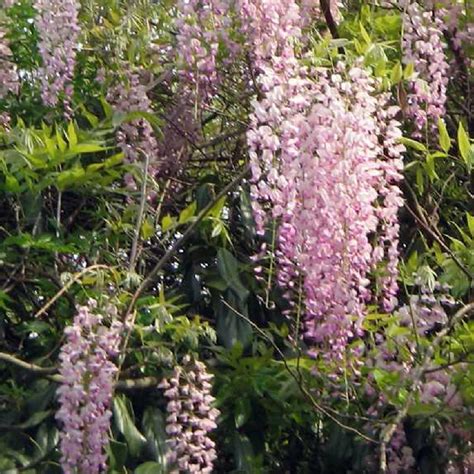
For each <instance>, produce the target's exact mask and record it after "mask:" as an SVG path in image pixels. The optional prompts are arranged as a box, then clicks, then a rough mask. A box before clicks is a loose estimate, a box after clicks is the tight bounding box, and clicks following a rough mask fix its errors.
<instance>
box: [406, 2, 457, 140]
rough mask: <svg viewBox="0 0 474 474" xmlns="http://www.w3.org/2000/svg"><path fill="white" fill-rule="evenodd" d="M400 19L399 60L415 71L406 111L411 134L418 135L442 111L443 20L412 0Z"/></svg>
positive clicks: (445, 75)
mask: <svg viewBox="0 0 474 474" xmlns="http://www.w3.org/2000/svg"><path fill="white" fill-rule="evenodd" d="M403 21H404V36H403V55H404V56H403V61H404V63H405V64H413V66H414V70H415V74H414V77H413V79H411V80H410V87H411V89H410V91H409V93H408V97H407V101H408V106H407V109H406V113H407V115H408V116H409V117H410V118H411V119H412V120H413V125H414V136H416V137H420V136H424V132H425V131H427V130H428V129H427V127H428V128H431V129H435V128H436V127H437V123H438V118H440V117H441V116H442V115H443V114H444V112H445V103H446V88H447V83H448V70H449V65H448V63H447V61H446V54H445V51H444V50H445V48H446V46H445V44H444V40H443V20H442V19H441V18H440V17H439V15H433V13H432V12H430V11H424V10H423V9H422V7H421V6H420V5H419V4H418V3H416V2H413V3H410V4H409V5H408V6H407V9H406V13H405V14H404V16H403Z"/></svg>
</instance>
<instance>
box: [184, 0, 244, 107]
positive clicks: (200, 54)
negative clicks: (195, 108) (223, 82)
mask: <svg viewBox="0 0 474 474" xmlns="http://www.w3.org/2000/svg"><path fill="white" fill-rule="evenodd" d="M230 3H231V2H229V1H228V0H205V1H202V0H178V2H177V10H178V17H177V19H176V23H175V24H176V30H177V31H178V34H177V37H176V39H177V44H176V53H177V59H178V64H179V66H180V72H181V76H182V79H183V80H184V82H186V83H187V84H189V85H191V87H192V89H193V96H194V98H195V99H197V100H200V101H201V100H203V101H207V100H208V99H209V98H210V97H211V96H212V95H213V94H214V93H215V91H216V86H217V84H218V82H219V74H218V70H217V56H218V52H219V48H220V44H222V45H225V46H226V48H227V50H228V51H227V53H228V55H229V56H230V57H233V56H234V55H235V53H236V51H237V49H238V47H237V43H235V42H234V41H232V40H231V39H230V37H229V34H228V33H229V27H230V25H231V21H232V20H231V15H230Z"/></svg>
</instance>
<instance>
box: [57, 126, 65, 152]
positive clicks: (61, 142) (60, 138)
mask: <svg viewBox="0 0 474 474" xmlns="http://www.w3.org/2000/svg"><path fill="white" fill-rule="evenodd" d="M56 141H57V143H58V147H59V149H60V150H61V152H62V153H64V152H65V151H66V148H67V144H66V142H65V141H64V138H63V135H62V133H61V132H60V131H59V130H58V129H56Z"/></svg>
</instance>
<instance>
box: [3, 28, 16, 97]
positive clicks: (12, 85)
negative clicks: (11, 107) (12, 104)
mask: <svg viewBox="0 0 474 474" xmlns="http://www.w3.org/2000/svg"><path fill="white" fill-rule="evenodd" d="M11 55H12V52H11V50H10V47H9V45H8V41H7V39H6V38H5V32H4V31H3V30H0V99H3V98H4V97H5V96H6V95H7V94H8V93H13V94H18V90H19V87H20V83H19V78H18V72H17V68H16V65H15V63H14V62H13V61H12V60H11V59H10V58H11Z"/></svg>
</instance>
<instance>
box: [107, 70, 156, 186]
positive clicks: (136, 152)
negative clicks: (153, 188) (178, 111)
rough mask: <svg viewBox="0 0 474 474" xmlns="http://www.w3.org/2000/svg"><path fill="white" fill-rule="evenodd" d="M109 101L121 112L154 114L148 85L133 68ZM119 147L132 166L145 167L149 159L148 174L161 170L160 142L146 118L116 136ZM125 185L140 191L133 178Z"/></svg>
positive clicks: (129, 123) (114, 88)
mask: <svg viewBox="0 0 474 474" xmlns="http://www.w3.org/2000/svg"><path fill="white" fill-rule="evenodd" d="M107 100H108V102H109V103H110V104H112V105H113V107H114V108H115V110H116V111H117V112H121V113H123V114H128V113H132V112H147V113H153V110H152V107H151V100H150V98H149V97H148V94H147V88H146V85H145V84H143V83H142V82H141V80H140V74H139V72H137V71H133V70H132V69H131V68H130V66H129V65H125V66H124V77H123V79H122V80H119V81H118V82H117V83H116V84H114V85H113V86H112V87H109V89H108V91H107ZM116 139H117V144H118V146H119V147H120V148H121V150H122V151H123V153H124V155H125V159H126V161H127V162H128V163H144V162H145V156H147V157H148V159H149V167H148V173H149V174H150V175H154V174H156V172H157V171H158V170H159V169H160V163H159V151H158V142H157V140H156V137H155V133H154V131H153V127H152V126H151V125H150V123H149V122H148V121H147V120H146V119H145V118H139V119H135V120H132V121H125V122H124V123H122V125H121V126H120V128H119V130H118V131H117V135H116ZM125 182H126V184H127V186H128V187H129V188H130V189H136V184H135V180H134V178H133V176H132V175H131V174H127V175H126V176H125Z"/></svg>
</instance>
